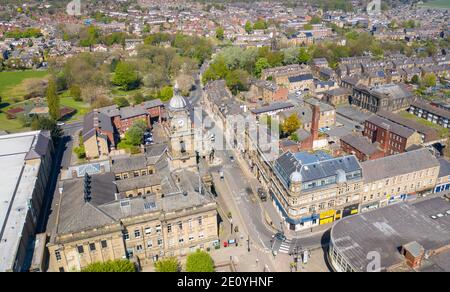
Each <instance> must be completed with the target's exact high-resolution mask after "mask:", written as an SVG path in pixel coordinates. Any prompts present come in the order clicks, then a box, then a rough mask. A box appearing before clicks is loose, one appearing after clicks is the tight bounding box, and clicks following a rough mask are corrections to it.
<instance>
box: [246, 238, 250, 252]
mask: <svg viewBox="0 0 450 292" xmlns="http://www.w3.org/2000/svg"><path fill="white" fill-rule="evenodd" d="M247 250H248V252H250V235H248V237H247Z"/></svg>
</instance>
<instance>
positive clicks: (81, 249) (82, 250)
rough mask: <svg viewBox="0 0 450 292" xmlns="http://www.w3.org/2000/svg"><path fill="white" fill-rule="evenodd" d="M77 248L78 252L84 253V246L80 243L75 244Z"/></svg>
mask: <svg viewBox="0 0 450 292" xmlns="http://www.w3.org/2000/svg"><path fill="white" fill-rule="evenodd" d="M77 250H78V253H79V254H83V253H84V248H83V246H82V245H79V246H77Z"/></svg>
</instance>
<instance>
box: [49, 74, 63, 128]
mask: <svg viewBox="0 0 450 292" xmlns="http://www.w3.org/2000/svg"><path fill="white" fill-rule="evenodd" d="M47 105H48V111H49V114H50V117H51V118H52V119H54V120H55V121H56V120H58V119H59V114H60V112H59V96H58V93H57V92H56V82H55V80H54V79H53V78H52V79H50V80H49V82H48V87H47Z"/></svg>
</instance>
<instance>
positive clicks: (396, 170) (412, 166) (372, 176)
mask: <svg viewBox="0 0 450 292" xmlns="http://www.w3.org/2000/svg"><path fill="white" fill-rule="evenodd" d="M361 166H362V170H363V177H364V181H365V182H366V183H370V182H375V181H379V180H382V179H386V178H390V177H394V176H398V175H404V174H408V173H412V172H416V171H420V170H422V169H428V168H432V167H437V166H439V162H438V160H437V159H436V157H434V156H433V155H432V154H431V152H430V151H429V150H428V149H426V148H422V149H419V150H414V151H411V152H404V153H400V154H396V155H391V156H387V157H383V158H380V159H375V160H369V161H365V162H362V163H361Z"/></svg>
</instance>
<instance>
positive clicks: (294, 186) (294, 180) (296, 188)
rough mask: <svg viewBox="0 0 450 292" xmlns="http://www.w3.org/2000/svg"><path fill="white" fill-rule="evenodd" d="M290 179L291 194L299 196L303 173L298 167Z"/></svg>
mask: <svg viewBox="0 0 450 292" xmlns="http://www.w3.org/2000/svg"><path fill="white" fill-rule="evenodd" d="M289 180H290V185H289V189H290V191H291V195H296V196H298V195H299V194H300V192H301V190H302V180H303V177H302V174H301V173H300V171H298V169H296V170H295V171H294V172H293V173H292V174H291V176H290V177H289Z"/></svg>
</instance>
